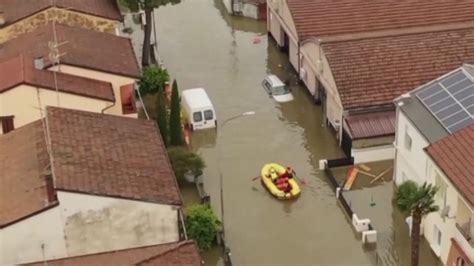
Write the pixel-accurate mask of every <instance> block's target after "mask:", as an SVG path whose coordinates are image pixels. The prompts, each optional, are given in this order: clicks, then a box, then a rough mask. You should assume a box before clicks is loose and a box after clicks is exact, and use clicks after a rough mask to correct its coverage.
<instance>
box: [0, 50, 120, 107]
mask: <svg viewBox="0 0 474 266" xmlns="http://www.w3.org/2000/svg"><path fill="white" fill-rule="evenodd" d="M0 73H2V78H1V79H0V93H3V92H5V91H8V90H10V89H13V88H15V87H17V86H19V85H22V84H24V85H30V86H34V87H39V88H44V89H50V90H56V82H55V80H54V74H56V81H57V86H58V91H61V92H65V93H71V94H76V95H80V96H85V97H90V98H95V99H101V100H107V101H111V102H114V101H115V97H114V92H113V88H112V84H110V83H109V82H103V81H99V80H94V79H89V78H84V77H79V76H74V75H69V74H65V73H61V72H56V73H54V72H53V71H49V70H42V69H36V68H35V67H34V64H33V59H32V58H25V57H24V56H23V55H19V56H16V57H13V58H10V59H6V60H5V61H3V62H0Z"/></svg>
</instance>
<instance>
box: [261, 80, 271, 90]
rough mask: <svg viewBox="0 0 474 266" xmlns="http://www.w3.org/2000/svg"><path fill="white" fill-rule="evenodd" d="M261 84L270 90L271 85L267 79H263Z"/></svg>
mask: <svg viewBox="0 0 474 266" xmlns="http://www.w3.org/2000/svg"><path fill="white" fill-rule="evenodd" d="M262 84H263V87H264V88H265V89H266V90H267V91H268V92H271V91H272V89H271V88H272V87H271V85H270V83H268V81H267V80H264V81H263V83H262Z"/></svg>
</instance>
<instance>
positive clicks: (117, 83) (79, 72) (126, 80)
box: [50, 65, 138, 117]
mask: <svg viewBox="0 0 474 266" xmlns="http://www.w3.org/2000/svg"><path fill="white" fill-rule="evenodd" d="M60 68H61V72H64V73H68V74H71V75H76V76H80V77H86V78H91V79H96V80H102V81H106V82H110V83H112V87H113V89H114V95H115V102H116V104H115V105H114V106H113V107H111V108H110V109H108V110H107V113H108V114H114V115H120V116H123V114H122V113H123V112H122V99H121V97H120V87H121V86H124V85H128V84H133V83H135V81H136V80H135V79H133V78H130V77H124V76H119V75H114V74H109V73H105V72H99V71H95V70H89V69H85V68H79V67H74V66H68V65H60ZM50 69H51V70H57V69H58V66H55V67H52V68H50ZM126 116H127V117H138V114H132V115H126Z"/></svg>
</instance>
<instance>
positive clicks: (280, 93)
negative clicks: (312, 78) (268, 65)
mask: <svg viewBox="0 0 474 266" xmlns="http://www.w3.org/2000/svg"><path fill="white" fill-rule="evenodd" d="M262 86H263V88H264V89H265V90H266V91H267V93H268V94H269V95H270V96H271V97H273V99H274V100H275V101H277V102H279V103H284V102H289V101H293V99H294V98H293V94H291V92H290V90H289V89H288V87H287V86H286V85H285V83H283V82H282V81H281V80H280V79H279V78H278V77H277V76H275V75H269V76H267V77H266V78H265V79H264V80H263V81H262Z"/></svg>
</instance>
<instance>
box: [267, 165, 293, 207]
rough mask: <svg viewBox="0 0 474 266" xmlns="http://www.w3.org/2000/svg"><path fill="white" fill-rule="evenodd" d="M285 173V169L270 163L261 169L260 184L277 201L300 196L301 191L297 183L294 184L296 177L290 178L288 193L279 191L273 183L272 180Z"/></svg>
mask: <svg viewBox="0 0 474 266" xmlns="http://www.w3.org/2000/svg"><path fill="white" fill-rule="evenodd" d="M285 171H286V168H285V167H283V166H281V165H279V164H276V163H270V164H266V165H264V166H263V168H262V174H261V178H262V183H263V185H264V186H265V187H266V188H267V190H268V191H269V192H270V193H271V194H272V195H273V196H275V197H276V198H277V199H293V198H296V197H298V196H299V195H300V193H301V189H300V186H299V185H298V183H297V182H296V180H295V178H296V176H293V178H290V179H289V180H288V183H289V184H290V185H291V190H290V192H288V193H285V192H284V191H282V190H280V189H279V188H278V187H277V186H276V185H275V184H274V183H273V180H274V179H276V178H277V177H278V176H279V175H280V174H283V173H284V172H285Z"/></svg>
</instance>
